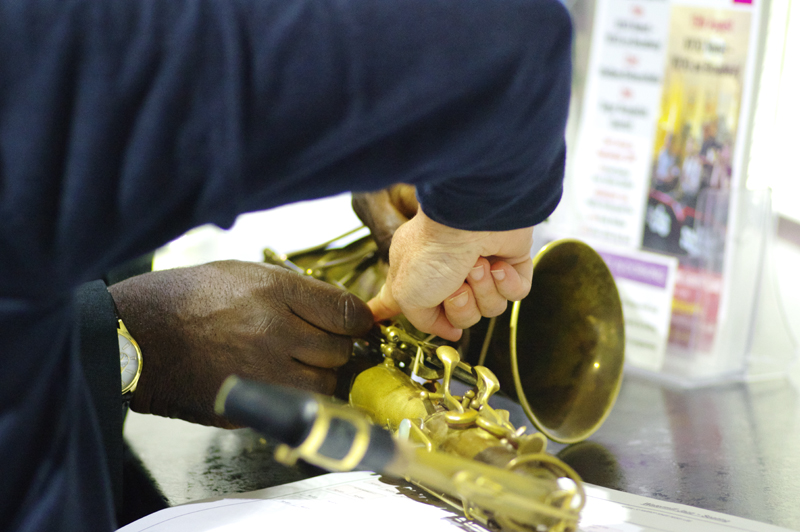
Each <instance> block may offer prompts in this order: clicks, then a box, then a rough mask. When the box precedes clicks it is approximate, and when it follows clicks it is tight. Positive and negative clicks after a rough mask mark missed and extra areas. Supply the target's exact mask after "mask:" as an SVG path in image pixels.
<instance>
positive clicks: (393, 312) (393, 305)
mask: <svg viewBox="0 0 800 532" xmlns="http://www.w3.org/2000/svg"><path fill="white" fill-rule="evenodd" d="M391 285H392V282H391V277H389V278H387V279H386V282H385V283H384V285H383V286H382V287H381V291H380V292H378V295H377V296H375V297H373V298H372V299H370V300H369V301H367V305H368V306H369V308H370V310H371V311H372V315H373V316H374V317H375V321H382V320H388V319H389V318H394V317H395V316H397V315H398V314H400V305H398V304H397V301H395V299H394V296H393V295H392V286H391Z"/></svg>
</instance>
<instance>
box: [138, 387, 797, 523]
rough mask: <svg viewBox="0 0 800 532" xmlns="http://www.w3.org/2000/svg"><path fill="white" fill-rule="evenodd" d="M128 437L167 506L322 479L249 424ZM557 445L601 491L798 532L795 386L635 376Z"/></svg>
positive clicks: (145, 427) (166, 423) (175, 424)
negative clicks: (570, 440) (584, 427)
mask: <svg viewBox="0 0 800 532" xmlns="http://www.w3.org/2000/svg"><path fill="white" fill-rule="evenodd" d="M499 402H500V403H502V404H496V406H500V407H503V408H509V409H510V410H511V411H512V422H514V423H515V424H516V425H521V424H528V423H527V420H526V419H525V418H524V414H523V413H522V410H521V409H520V408H519V407H518V406H516V405H514V404H513V403H510V401H503V400H502V398H500V400H499ZM125 436H126V440H127V442H128V445H129V447H130V449H131V450H132V451H133V456H134V457H135V458H136V459H138V464H139V465H140V466H141V468H143V470H144V472H145V473H147V474H149V476H150V478H151V479H152V482H153V483H154V484H155V487H156V488H157V489H158V490H159V492H160V494H161V495H162V497H163V500H164V501H165V502H166V504H169V505H174V504H180V503H184V502H187V501H191V500H197V499H203V498H207V497H216V496H220V495H223V494H226V493H232V492H244V491H251V490H256V489H261V488H265V487H269V486H274V485H278V484H283V483H286V482H292V481H295V480H301V479H303V478H307V477H309V476H313V475H317V474H320V473H322V471H320V470H318V469H316V468H313V467H310V466H301V467H297V468H286V467H284V466H282V465H280V464H278V463H276V462H275V461H274V459H273V458H272V453H273V450H274V446H273V445H272V444H271V443H270V442H268V441H267V440H265V439H264V438H263V437H261V436H260V435H259V434H257V433H255V432H253V431H251V430H249V429H240V430H234V431H227V430H222V429H216V428H211V427H203V426H199V425H193V424H190V423H186V422H183V421H178V420H173V419H165V418H158V417H155V416H143V415H138V414H133V413H132V414H130V415H129V416H128V420H127V422H126V428H125ZM548 449H549V451H550V452H552V453H556V454H558V456H559V457H561V458H562V459H563V460H564V461H565V462H567V463H568V464H570V465H572V466H573V467H574V468H575V469H576V471H577V472H578V473H579V474H580V475H581V476H582V477H583V478H584V480H585V481H586V482H589V483H592V484H597V485H600V486H605V487H608V488H612V489H617V490H621V491H626V492H629V493H633V494H637V495H643V496H646V497H651V498H654V499H660V500H664V501H671V502H675V503H681V504H686V505H690V506H695V507H698V508H703V509H707V510H714V511H718V512H723V513H726V514H731V515H736V516H739V517H744V518H747V519H753V520H756V521H762V522H765V523H771V524H774V525H778V526H783V527H786V528H789V529H793V530H800V407H799V406H798V393H797V389H796V388H795V387H794V386H793V385H792V384H791V383H790V382H789V381H784V380H780V381H771V382H763V383H751V384H741V383H737V384H729V385H721V386H716V387H711V388H702V389H693V390H687V389H679V388H672V387H670V386H667V385H662V384H659V383H656V382H653V381H649V380H646V379H643V378H641V377H636V376H626V377H625V379H624V381H623V386H622V390H621V392H620V396H619V398H618V400H617V403H616V406H615V407H614V410H613V411H612V412H611V414H610V415H609V417H608V419H607V420H606V422H605V424H604V425H603V426H602V427H601V428H600V430H599V431H598V432H596V433H595V434H594V435H593V436H592V437H591V438H589V440H587V441H585V442H582V443H579V444H575V445H570V446H565V445H559V444H554V443H550V445H549V446H548ZM131 496H135V494H131V493H126V497H131ZM150 509H151V510H154V509H157V508H153V507H150Z"/></svg>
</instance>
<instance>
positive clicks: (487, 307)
mask: <svg viewBox="0 0 800 532" xmlns="http://www.w3.org/2000/svg"><path fill="white" fill-rule="evenodd" d="M490 269H491V265H490V264H489V261H488V260H487V259H486V258H484V257H481V258H479V259H478V261H477V262H476V263H475V266H474V267H473V268H472V271H471V272H470V273H469V275H468V276H467V283H468V284H469V286H470V288H471V289H472V293H473V294H474V296H475V302H476V303H477V305H478V310H479V312H480V314H481V316H486V317H487V318H491V317H492V316H499V315H500V314H502V313H503V312H505V310H506V307H507V305H508V300H507V299H506V297H505V296H503V295H502V294H500V292H499V291H498V290H497V287H496V286H495V282H494V278H493V277H492V275H490V273H489V271H490Z"/></svg>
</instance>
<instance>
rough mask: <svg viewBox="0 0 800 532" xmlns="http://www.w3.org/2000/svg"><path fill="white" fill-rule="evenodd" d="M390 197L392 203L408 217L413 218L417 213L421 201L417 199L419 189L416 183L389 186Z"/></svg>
mask: <svg viewBox="0 0 800 532" xmlns="http://www.w3.org/2000/svg"><path fill="white" fill-rule="evenodd" d="M389 198H390V201H391V202H392V205H394V207H395V208H396V209H397V210H398V211H399V212H400V213H401V214H402V215H403V216H405V217H406V219H407V220H408V219H411V218H413V217H414V215H416V214H417V210H418V209H419V201H417V189H416V187H415V186H414V185H409V184H406V183H398V184H396V185H392V186H391V187H389Z"/></svg>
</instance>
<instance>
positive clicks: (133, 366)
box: [117, 332, 141, 393]
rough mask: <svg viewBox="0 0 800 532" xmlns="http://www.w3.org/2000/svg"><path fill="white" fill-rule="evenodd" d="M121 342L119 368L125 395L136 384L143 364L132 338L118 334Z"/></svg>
mask: <svg viewBox="0 0 800 532" xmlns="http://www.w3.org/2000/svg"><path fill="white" fill-rule="evenodd" d="M117 339H118V340H119V368H120V373H121V375H122V392H123V393H125V392H127V391H129V390H130V388H131V387H132V386H133V385H134V384H135V383H136V380H137V377H138V376H139V372H140V371H141V363H140V359H139V350H138V349H137V346H136V345H135V344H134V343H133V342H132V341H131V339H130V338H128V337H126V336H124V335H123V334H122V333H119V332H118V333H117Z"/></svg>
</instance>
